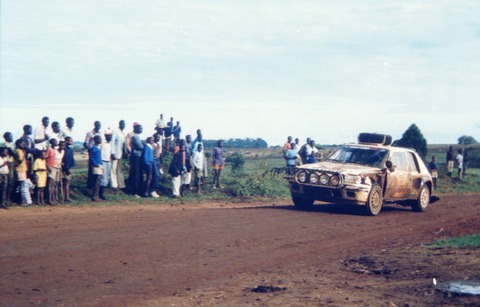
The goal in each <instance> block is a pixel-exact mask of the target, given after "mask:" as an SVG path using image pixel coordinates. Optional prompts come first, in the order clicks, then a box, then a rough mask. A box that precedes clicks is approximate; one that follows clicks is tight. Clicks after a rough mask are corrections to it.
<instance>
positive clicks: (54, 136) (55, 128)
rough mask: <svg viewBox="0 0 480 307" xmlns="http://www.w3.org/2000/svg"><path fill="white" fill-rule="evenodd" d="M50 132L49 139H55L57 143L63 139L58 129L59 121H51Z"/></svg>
mask: <svg viewBox="0 0 480 307" xmlns="http://www.w3.org/2000/svg"><path fill="white" fill-rule="evenodd" d="M51 127H52V134H51V135H50V139H57V143H59V142H60V141H63V140H64V138H63V137H62V133H61V131H60V123H59V122H53V123H52V126H51Z"/></svg>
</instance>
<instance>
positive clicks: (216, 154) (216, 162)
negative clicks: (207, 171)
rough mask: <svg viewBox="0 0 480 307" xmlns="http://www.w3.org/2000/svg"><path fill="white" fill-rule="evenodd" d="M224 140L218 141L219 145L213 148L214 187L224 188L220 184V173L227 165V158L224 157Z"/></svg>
mask: <svg viewBox="0 0 480 307" xmlns="http://www.w3.org/2000/svg"><path fill="white" fill-rule="evenodd" d="M223 145H224V143H223V141H222V140H219V141H217V147H215V148H214V149H213V188H214V189H216V188H219V189H221V188H223V187H222V186H221V185H220V175H221V173H222V170H223V169H224V167H225V158H224V157H223Z"/></svg>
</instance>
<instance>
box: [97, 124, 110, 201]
mask: <svg viewBox="0 0 480 307" xmlns="http://www.w3.org/2000/svg"><path fill="white" fill-rule="evenodd" d="M111 144H112V130H110V129H107V130H105V138H104V140H103V143H102V147H101V152H102V166H103V174H102V181H101V182H100V190H99V197H100V199H102V200H107V198H106V197H105V194H104V192H105V188H106V187H108V183H109V181H110V173H111V171H112V145H111Z"/></svg>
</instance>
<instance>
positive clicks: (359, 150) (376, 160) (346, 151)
mask: <svg viewBox="0 0 480 307" xmlns="http://www.w3.org/2000/svg"><path fill="white" fill-rule="evenodd" d="M386 155H387V150H386V149H384V148H375V147H355V146H343V147H341V148H340V149H339V150H337V151H336V152H335V153H334V154H333V155H331V156H330V158H329V159H328V160H329V161H335V162H341V163H355V164H361V165H368V166H375V167H382V162H383V160H384V158H385V156H386Z"/></svg>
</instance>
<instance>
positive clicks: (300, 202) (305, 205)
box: [292, 194, 315, 210]
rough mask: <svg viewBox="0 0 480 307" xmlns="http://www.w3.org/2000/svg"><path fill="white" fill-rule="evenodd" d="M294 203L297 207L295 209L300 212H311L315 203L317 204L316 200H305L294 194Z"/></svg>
mask: <svg viewBox="0 0 480 307" xmlns="http://www.w3.org/2000/svg"><path fill="white" fill-rule="evenodd" d="M292 201H293V204H294V205H295V208H297V209H300V210H310V209H312V207H313V203H314V202H315V200H314V199H310V198H303V197H299V196H297V195H294V194H292Z"/></svg>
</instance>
